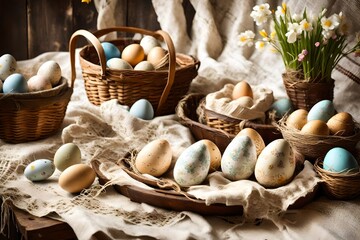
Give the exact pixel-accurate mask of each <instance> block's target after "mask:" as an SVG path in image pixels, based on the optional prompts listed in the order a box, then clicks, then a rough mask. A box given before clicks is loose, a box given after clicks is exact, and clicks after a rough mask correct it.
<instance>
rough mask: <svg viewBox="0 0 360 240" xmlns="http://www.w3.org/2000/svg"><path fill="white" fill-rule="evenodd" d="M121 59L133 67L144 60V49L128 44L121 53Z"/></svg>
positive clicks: (138, 45) (135, 44) (136, 44)
mask: <svg viewBox="0 0 360 240" xmlns="http://www.w3.org/2000/svg"><path fill="white" fill-rule="evenodd" d="M121 58H122V59H123V60H125V61H127V62H128V63H129V64H130V65H131V66H133V67H134V66H135V65H136V64H138V63H139V62H141V61H142V60H144V58H145V53H144V49H143V48H142V47H141V46H140V44H138V43H133V44H130V45H128V46H126V47H125V48H124V50H123V51H122V53H121Z"/></svg>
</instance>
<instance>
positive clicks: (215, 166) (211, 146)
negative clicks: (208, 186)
mask: <svg viewBox="0 0 360 240" xmlns="http://www.w3.org/2000/svg"><path fill="white" fill-rule="evenodd" d="M200 141H201V142H203V143H204V144H205V145H206V147H207V149H208V151H209V154H210V168H209V172H214V171H217V170H219V168H220V165H221V152H220V149H219V148H218V146H216V144H215V143H214V142H213V141H210V140H208V139H203V140H200Z"/></svg>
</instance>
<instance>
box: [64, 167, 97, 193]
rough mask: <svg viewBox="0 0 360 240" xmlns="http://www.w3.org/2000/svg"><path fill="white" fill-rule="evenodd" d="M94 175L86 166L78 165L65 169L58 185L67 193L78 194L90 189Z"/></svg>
mask: <svg viewBox="0 0 360 240" xmlns="http://www.w3.org/2000/svg"><path fill="white" fill-rule="evenodd" d="M95 177H96V174H95V171H94V170H93V169H92V168H91V167H90V166H88V165H86V164H83V163H79V164H75V165H72V166H70V167H68V168H67V169H65V170H64V171H63V172H62V173H61V175H60V177H59V185H60V187H61V188H62V189H64V190H65V191H68V192H69V193H78V192H80V191H81V190H83V189H86V188H88V187H90V186H91V185H92V184H93V182H94V180H95Z"/></svg>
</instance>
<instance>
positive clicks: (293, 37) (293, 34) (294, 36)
mask: <svg viewBox="0 0 360 240" xmlns="http://www.w3.org/2000/svg"><path fill="white" fill-rule="evenodd" d="M285 36H286V37H287V42H288V43H294V42H296V39H297V36H298V34H297V33H296V32H295V31H293V30H291V31H289V32H287V33H286V34H285Z"/></svg>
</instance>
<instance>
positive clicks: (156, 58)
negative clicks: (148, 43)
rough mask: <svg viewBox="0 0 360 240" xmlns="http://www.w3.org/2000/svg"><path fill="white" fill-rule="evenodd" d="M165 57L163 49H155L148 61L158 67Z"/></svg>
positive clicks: (150, 52) (149, 54) (152, 50)
mask: <svg viewBox="0 0 360 240" xmlns="http://www.w3.org/2000/svg"><path fill="white" fill-rule="evenodd" d="M165 55H166V51H165V50H164V49H163V48H162V47H154V48H152V49H151V50H150V51H149V53H148V55H147V59H146V60H147V61H148V62H150V63H151V64H152V65H154V66H156V65H157V64H158V63H159V62H160V60H161V59H162V58H163V57H165Z"/></svg>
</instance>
